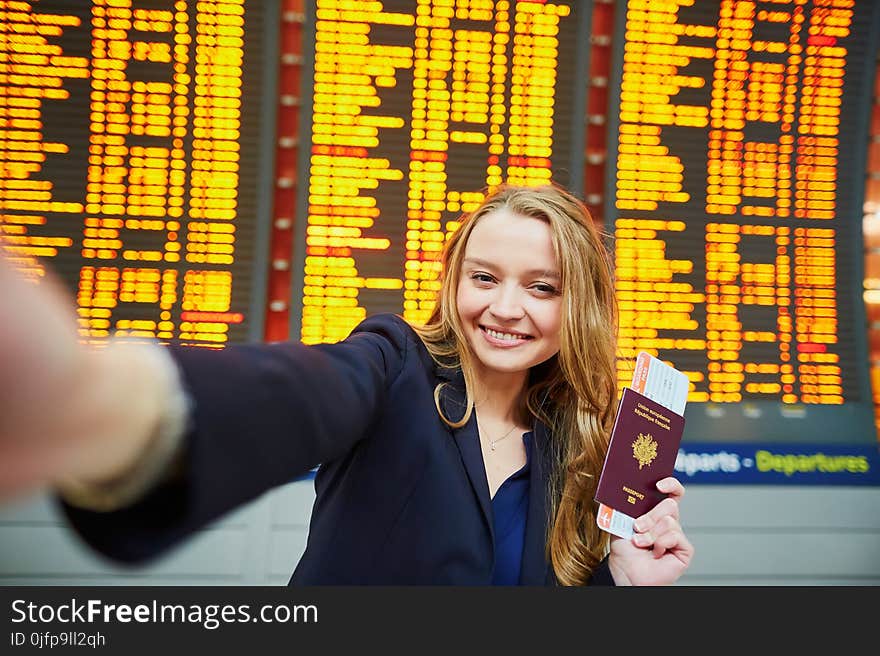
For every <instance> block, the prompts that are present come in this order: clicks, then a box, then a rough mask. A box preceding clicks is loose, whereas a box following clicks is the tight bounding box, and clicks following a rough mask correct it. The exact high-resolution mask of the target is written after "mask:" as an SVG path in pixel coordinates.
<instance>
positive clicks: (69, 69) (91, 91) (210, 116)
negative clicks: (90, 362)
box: [0, 0, 265, 346]
mask: <svg viewBox="0 0 880 656" xmlns="http://www.w3.org/2000/svg"><path fill="white" fill-rule="evenodd" d="M261 8H262V7H261V5H259V4H257V3H254V6H251V5H250V3H249V5H248V7H247V8H246V7H245V6H244V1H243V0H199V2H186V1H182V0H177V1H175V0H152V1H147V0H91V1H88V2H86V1H83V2H69V1H67V2H65V1H52V0H38V1H31V2H23V1H21V0H0V26H2V27H0V30H2V39H0V60H2V68H0V142H2V143H0V148H2V166H0V178H2V180H0V235H2V239H3V241H4V244H5V245H6V247H7V249H8V251H9V252H11V254H12V255H13V256H14V258H15V261H16V263H17V264H18V265H19V267H20V268H21V269H23V270H24V271H25V272H26V273H27V274H28V275H30V276H32V277H34V278H40V277H41V276H43V275H44V274H45V271H46V269H47V268H48V269H51V270H52V271H53V272H55V273H57V274H58V275H60V277H61V279H62V280H63V281H64V282H65V283H66V284H67V285H68V287H69V289H70V291H71V293H72V294H73V295H74V296H75V298H76V304H77V309H78V313H79V321H80V331H81V335H82V337H83V339H84V341H88V342H101V341H103V340H104V339H106V338H107V337H108V336H109V335H111V334H122V335H129V336H136V337H145V338H152V339H157V340H160V341H163V342H176V343H185V344H196V345H201V346H220V345H222V344H224V343H227V342H228V341H245V339H246V337H247V336H248V331H249V329H250V326H251V322H252V319H253V318H252V317H251V316H250V312H249V303H250V301H251V296H252V293H253V289H252V287H253V285H252V279H253V269H254V256H255V253H254V231H255V222H256V220H257V219H256V215H255V197H254V195H255V190H256V188H257V184H256V182H255V170H256V169H257V167H256V166H255V160H256V157H257V156H258V153H257V152H256V140H257V137H256V135H257V129H256V124H257V120H256V119H257V116H258V115H257V114H256V113H255V112H256V111H257V108H259V106H260V104H261V103H260V98H259V94H260V90H261V76H262V75H263V73H262V70H263V69H264V67H265V65H264V62H263V61H262V57H263V56H262V53H261V52H260V45H259V44H260V43H261V41H262V40H263V39H262V35H261V30H262V29H263V27H262V17H261V15H260V11H261ZM246 34H247V36H246Z"/></svg>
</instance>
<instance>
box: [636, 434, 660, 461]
mask: <svg viewBox="0 0 880 656" xmlns="http://www.w3.org/2000/svg"><path fill="white" fill-rule="evenodd" d="M632 448H633V458H635V459H636V460H638V462H639V469H641V468H642V467H644V466H645V465H648V467H650V466H651V463H652V462H654V458H656V457H657V443H656V442H655V441H654V440H652V439H651V434H650V433H648V434H647V435H645V434H643V433H639V436H638V437H637V438H636V439H635V441H634V442H633V443H632Z"/></svg>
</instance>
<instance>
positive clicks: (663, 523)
mask: <svg viewBox="0 0 880 656" xmlns="http://www.w3.org/2000/svg"><path fill="white" fill-rule="evenodd" d="M675 532H679V533H680V532H681V524H679V523H678V520H677V519H675V518H674V517H672V515H665V516H663V517H661V518H660V519H659V520H658V521H656V522H655V523H654V525H653V526H652V527H651V529H650V530H647V531H645V532H644V533H636V534H635V535H634V536H633V537H634V538H638V539H634V540H633V542H634V544H636V545H637V546H639V547H650V546H651V545H653V544H655V543H656V542H657V540H659V539H661V538H662V537H663V536H664V535H666V534H667V533H675Z"/></svg>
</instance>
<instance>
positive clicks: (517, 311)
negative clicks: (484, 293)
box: [489, 284, 525, 321]
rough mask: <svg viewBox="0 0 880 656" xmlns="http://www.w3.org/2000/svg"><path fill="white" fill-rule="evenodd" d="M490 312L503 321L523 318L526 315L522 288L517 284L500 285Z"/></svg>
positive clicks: (490, 306)
mask: <svg viewBox="0 0 880 656" xmlns="http://www.w3.org/2000/svg"><path fill="white" fill-rule="evenodd" d="M489 312H491V313H492V314H493V315H494V316H496V317H498V319H500V320H503V321H514V320H516V319H522V318H523V316H524V315H525V308H524V307H523V303H522V298H521V296H520V289H519V288H518V287H517V286H516V285H512V284H511V285H504V284H502V285H498V287H496V290H495V297H494V298H493V299H492V303H491V305H489Z"/></svg>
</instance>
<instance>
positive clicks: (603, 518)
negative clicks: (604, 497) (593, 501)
mask: <svg viewBox="0 0 880 656" xmlns="http://www.w3.org/2000/svg"><path fill="white" fill-rule="evenodd" d="M613 514H614V511H613V510H612V509H611V508H609V507H608V506H606V505H605V504H604V503H600V504H599V516H598V517H597V518H596V523H597V524H598V525H599V528H605V529H607V528H610V527H611V517H612V516H613Z"/></svg>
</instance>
